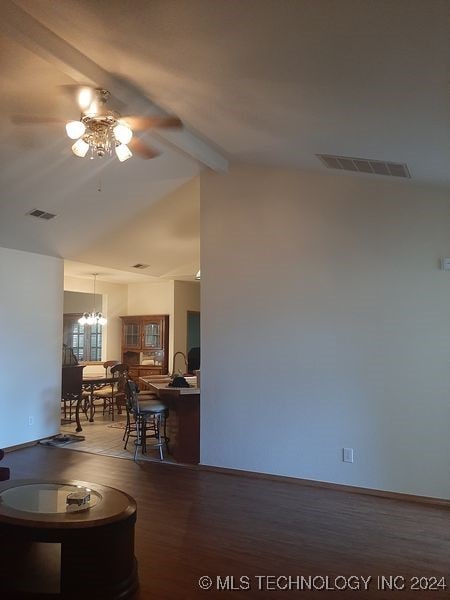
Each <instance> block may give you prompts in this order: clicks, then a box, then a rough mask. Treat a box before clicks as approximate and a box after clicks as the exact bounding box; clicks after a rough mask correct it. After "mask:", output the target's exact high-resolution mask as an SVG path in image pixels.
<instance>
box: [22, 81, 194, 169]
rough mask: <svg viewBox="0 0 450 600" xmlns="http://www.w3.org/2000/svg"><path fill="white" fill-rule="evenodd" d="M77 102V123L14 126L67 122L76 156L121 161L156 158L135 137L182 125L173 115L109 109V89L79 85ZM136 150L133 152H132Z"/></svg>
mask: <svg viewBox="0 0 450 600" xmlns="http://www.w3.org/2000/svg"><path fill="white" fill-rule="evenodd" d="M76 91H77V94H76V96H77V102H78V106H79V108H80V111H81V115H80V119H79V120H78V121H69V122H66V121H64V120H63V119H58V118H53V117H33V116H29V117H27V116H18V115H17V116H14V117H13V118H12V119H13V122H14V123H18V124H19V123H20V124H23V123H35V124H37V123H66V132H67V135H68V136H69V138H71V139H72V140H76V141H75V142H74V144H73V145H72V152H73V153H74V154H75V156H78V157H80V158H84V157H85V156H89V158H91V159H93V158H96V157H98V158H103V157H104V156H111V155H112V154H113V152H115V154H116V156H117V158H118V159H119V160H120V162H124V161H125V160H128V159H129V158H131V157H132V156H133V152H135V153H136V154H138V155H139V156H140V157H141V158H145V159H149V158H155V157H156V156H158V155H159V152H158V151H157V150H154V149H153V148H151V147H150V146H147V144H145V143H144V142H143V141H142V140H140V139H139V138H138V137H135V136H134V135H133V134H134V133H135V132H139V131H145V130H148V129H154V128H172V127H173V128H179V127H182V125H183V124H182V122H181V121H180V119H179V118H178V117H174V116H164V117H161V116H148V117H139V116H134V115H133V116H125V117H122V116H121V115H120V114H119V113H118V112H116V111H113V110H110V109H109V108H108V107H107V106H106V105H107V102H108V100H109V98H110V97H111V94H110V93H109V92H108V90H104V89H102V88H93V87H89V86H82V87H80V86H76ZM132 151H133V152H132Z"/></svg>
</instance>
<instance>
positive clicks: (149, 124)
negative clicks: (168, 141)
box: [120, 115, 183, 131]
mask: <svg viewBox="0 0 450 600" xmlns="http://www.w3.org/2000/svg"><path fill="white" fill-rule="evenodd" d="M120 120H121V121H122V122H123V123H125V124H126V125H128V127H131V129H133V131H144V130H145V129H153V128H157V127H159V128H164V129H166V128H169V127H183V123H182V122H181V120H180V119H179V118H178V117H136V116H134V115H130V116H128V117H121V119H120Z"/></svg>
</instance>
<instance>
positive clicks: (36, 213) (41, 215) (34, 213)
mask: <svg viewBox="0 0 450 600" xmlns="http://www.w3.org/2000/svg"><path fill="white" fill-rule="evenodd" d="M27 215H30V216H31V217H36V218H37V219H43V220H44V221H50V219H54V218H55V217H56V215H54V214H52V213H49V212H45V210H39V209H38V208H33V210H30V212H28V213H27Z"/></svg>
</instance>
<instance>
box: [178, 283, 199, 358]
mask: <svg viewBox="0 0 450 600" xmlns="http://www.w3.org/2000/svg"><path fill="white" fill-rule="evenodd" d="M174 298H175V310H174V323H175V327H174V336H175V337H174V351H175V352H178V351H181V352H184V354H186V355H187V346H186V344H187V312H188V310H192V311H200V284H199V282H191V281H175V295H174ZM176 366H177V368H181V367H182V361H181V362H178V360H177V365H176Z"/></svg>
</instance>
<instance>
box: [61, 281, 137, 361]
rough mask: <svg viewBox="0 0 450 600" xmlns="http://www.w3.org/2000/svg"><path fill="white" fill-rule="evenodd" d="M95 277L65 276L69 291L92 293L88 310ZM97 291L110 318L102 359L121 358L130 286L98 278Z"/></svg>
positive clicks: (65, 284) (66, 289)
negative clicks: (124, 319) (124, 320)
mask: <svg viewBox="0 0 450 600" xmlns="http://www.w3.org/2000/svg"><path fill="white" fill-rule="evenodd" d="M93 285H94V282H93V279H81V278H78V277H68V276H66V277H64V290H65V291H69V292H84V293H88V294H89V293H90V294H91V296H90V297H89V296H86V298H87V299H88V303H87V308H86V310H87V311H89V310H91V308H92V291H93ZM96 292H97V293H98V294H101V295H102V311H103V314H104V315H105V317H106V318H107V319H108V323H107V324H106V325H105V326H104V327H103V339H104V344H103V349H102V360H104V361H105V360H120V359H121V345H122V321H121V319H120V317H121V316H124V315H126V314H127V303H128V288H127V285H126V284H120V283H107V282H105V281H99V280H98V279H97V283H96Z"/></svg>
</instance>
